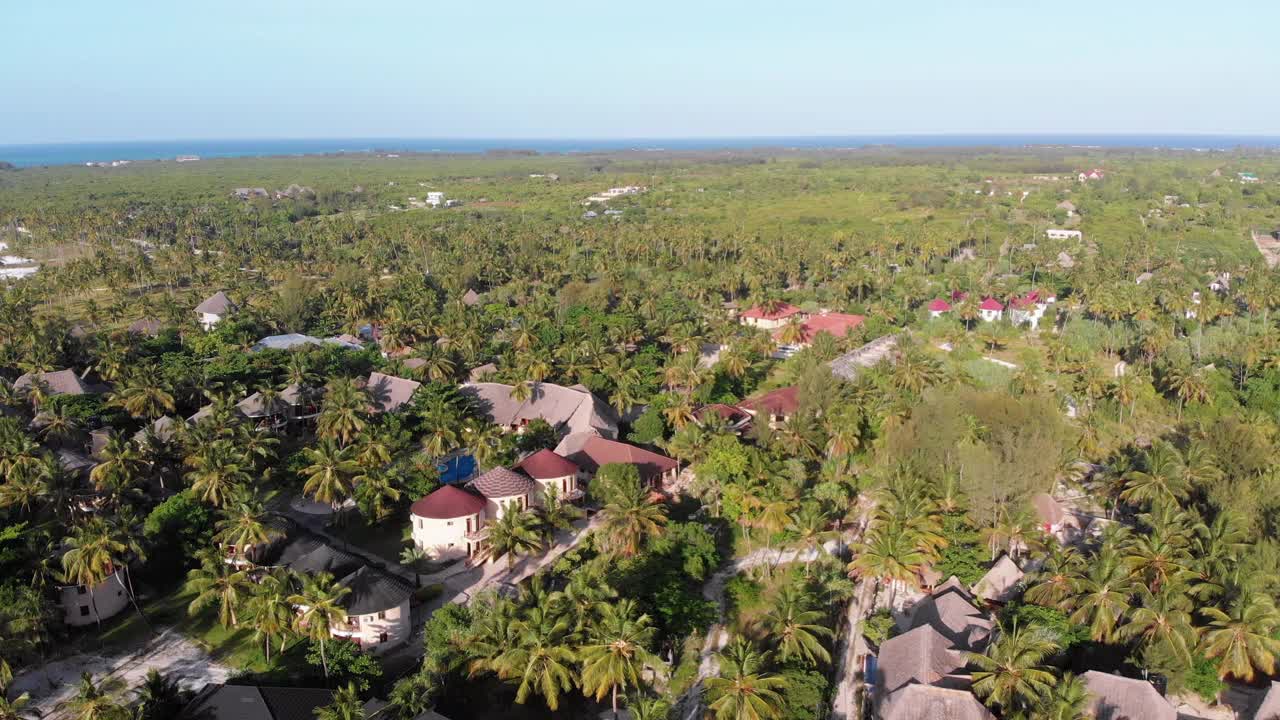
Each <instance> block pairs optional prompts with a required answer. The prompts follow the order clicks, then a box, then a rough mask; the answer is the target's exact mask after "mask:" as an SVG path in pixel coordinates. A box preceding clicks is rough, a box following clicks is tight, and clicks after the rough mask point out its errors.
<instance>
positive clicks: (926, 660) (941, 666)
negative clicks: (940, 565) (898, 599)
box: [871, 576, 994, 720]
mask: <svg viewBox="0 0 1280 720" xmlns="http://www.w3.org/2000/svg"><path fill="white" fill-rule="evenodd" d="M899 625H900V626H902V627H903V630H904V632H903V633H902V634H900V635H897V636H895V637H892V638H889V639H888V640H885V641H884V642H883V643H881V644H880V648H879V651H878V653H877V655H876V662H875V669H874V674H873V675H872V676H871V680H872V687H873V690H872V701H873V702H874V703H875V706H876V708H877V709H878V713H877V716H878V717H881V718H898V719H902V720H906V719H907V718H911V719H915V718H921V717H928V718H934V717H937V718H943V717H945V718H952V717H966V718H967V717H973V718H981V719H983V720H988V719H989V718H990V715H989V714H988V715H983V714H982V713H981V712H980V711H978V710H977V709H976V708H975V707H974V705H973V704H972V703H969V702H968V701H967V700H965V699H964V698H963V695H969V696H970V697H972V695H971V694H970V693H969V688H970V686H971V684H972V679H971V677H970V674H969V671H968V666H969V653H974V652H982V650H983V649H984V648H985V647H986V644H987V642H988V641H989V639H990V637H991V632H992V629H993V627H994V622H993V621H992V620H991V618H990V617H988V616H987V615H985V614H984V613H983V612H982V611H981V610H979V609H978V607H977V605H975V604H974V602H973V596H972V595H970V594H969V593H968V591H966V590H965V589H964V586H963V584H962V583H961V582H960V581H959V580H958V579H957V578H956V577H955V576H952V577H951V578H950V579H948V580H947V581H946V582H945V583H943V584H942V585H940V586H939V587H938V588H936V589H935V590H934V591H933V592H932V593H930V594H929V595H927V596H925V598H924V599H923V600H921V601H920V602H919V603H917V604H916V606H915V607H914V608H912V611H911V613H910V615H909V616H908V617H906V618H905V619H903V620H900V621H899ZM978 707H981V705H978ZM919 708H934V709H935V710H936V711H937V712H938V713H940V714H937V715H919V714H916V710H918V709H919Z"/></svg>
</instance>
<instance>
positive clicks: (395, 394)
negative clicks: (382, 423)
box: [364, 372, 422, 413]
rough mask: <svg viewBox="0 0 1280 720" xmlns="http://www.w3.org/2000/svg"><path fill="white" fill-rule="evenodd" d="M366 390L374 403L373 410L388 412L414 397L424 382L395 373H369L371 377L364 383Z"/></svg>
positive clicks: (393, 410) (375, 411)
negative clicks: (399, 376) (398, 375)
mask: <svg viewBox="0 0 1280 720" xmlns="http://www.w3.org/2000/svg"><path fill="white" fill-rule="evenodd" d="M364 387H365V390H366V391H367V392H368V393H369V399H370V402H371V403H372V405H371V408H370V410H371V412H374V413H386V412H395V411H396V410H399V409H400V407H401V406H402V405H404V404H405V403H407V402H409V401H410V400H412V399H413V394H414V393H415V392H417V390H418V388H420V387H422V383H420V382H418V381H416V380H406V379H404V378H398V377H396V376H394V375H383V374H382V373H380V372H372V373H369V379H368V381H366V382H365V384H364Z"/></svg>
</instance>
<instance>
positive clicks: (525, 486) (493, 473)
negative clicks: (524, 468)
mask: <svg viewBox="0 0 1280 720" xmlns="http://www.w3.org/2000/svg"><path fill="white" fill-rule="evenodd" d="M471 487H474V488H475V489H476V490H479V491H480V494H481V495H484V496H485V497H487V498H505V497H515V496H516V495H524V494H527V493H528V492H529V491H530V490H532V489H533V480H531V479H529V477H528V476H527V475H521V474H520V473H518V472H512V471H511V470H508V469H506V468H504V467H496V468H494V469H492V470H490V471H489V472H487V473H485V474H483V475H481V476H480V477H478V478H476V479H475V480H472V481H471Z"/></svg>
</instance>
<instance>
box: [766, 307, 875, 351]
mask: <svg viewBox="0 0 1280 720" xmlns="http://www.w3.org/2000/svg"><path fill="white" fill-rule="evenodd" d="M865 319H866V318H864V317H863V316H861V315H850V314H848V313H838V312H823V313H820V314H817V315H809V316H808V317H806V318H805V319H804V320H801V321H800V332H799V336H798V337H796V338H794V339H789V340H787V341H784V340H783V338H784V337H785V336H786V333H787V329H786V327H782V328H779V329H778V330H775V331H774V333H773V339H774V341H776V342H777V343H778V344H779V346H780V347H782V348H784V349H792V350H798V349H801V348H807V347H809V346H810V345H812V344H813V339H814V338H816V337H817V336H818V334H819V333H827V334H828V335H831V336H832V337H834V338H844V337H845V336H847V335H848V334H849V333H851V332H853V331H854V330H856V329H857V328H858V326H859V325H861V324H862V322H863V321H864V320H865Z"/></svg>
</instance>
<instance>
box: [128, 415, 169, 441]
mask: <svg viewBox="0 0 1280 720" xmlns="http://www.w3.org/2000/svg"><path fill="white" fill-rule="evenodd" d="M177 432H178V421H177V420H174V419H173V418H171V417H169V416H168V415H163V416H161V417H158V418H156V419H155V420H154V421H153V422H152V423H151V424H150V425H147V426H146V427H144V428H142V429H141V430H139V431H138V432H136V433H134V434H133V441H134V442H136V443H145V442H147V440H148V437H147V436H148V435H150V436H151V437H154V438H156V439H157V440H159V441H160V442H166V443H167V442H169V441H170V440H172V439H173V438H174V437H175V436H176V435H177Z"/></svg>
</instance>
